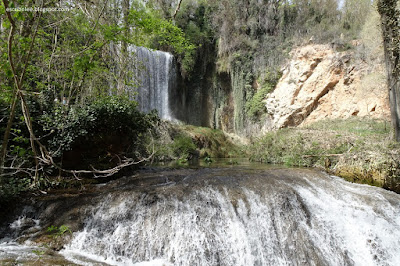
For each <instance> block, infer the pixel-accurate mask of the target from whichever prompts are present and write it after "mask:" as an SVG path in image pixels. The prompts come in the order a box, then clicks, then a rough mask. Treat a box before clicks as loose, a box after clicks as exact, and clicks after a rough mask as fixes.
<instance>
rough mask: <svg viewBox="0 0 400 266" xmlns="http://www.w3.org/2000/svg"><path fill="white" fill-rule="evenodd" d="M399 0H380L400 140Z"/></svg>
mask: <svg viewBox="0 0 400 266" xmlns="http://www.w3.org/2000/svg"><path fill="white" fill-rule="evenodd" d="M398 2H399V1H398V0H379V1H378V12H379V14H380V15H381V26H382V33H383V46H384V52H385V63H386V72H387V82H388V88H389V101H390V110H391V117H392V124H393V128H394V133H395V139H396V141H399V142H400V25H399V23H400V21H399V19H400V11H399V9H398Z"/></svg>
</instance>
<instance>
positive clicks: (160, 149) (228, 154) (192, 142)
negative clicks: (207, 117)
mask: <svg viewBox="0 0 400 266" xmlns="http://www.w3.org/2000/svg"><path fill="white" fill-rule="evenodd" d="M162 123H163V124H161V125H160V127H159V131H160V133H159V138H158V139H157V140H156V145H155V147H156V153H155V161H169V160H177V161H181V162H186V161H187V160H190V159H192V158H194V157H197V158H238V157H245V156H246V154H245V153H244V148H243V145H241V144H238V143H239V142H240V141H238V140H237V139H235V137H233V136H230V135H228V134H226V133H224V132H223V131H221V130H217V129H211V128H206V127H196V126H191V125H176V124H171V123H168V122H162ZM236 138H238V137H236Z"/></svg>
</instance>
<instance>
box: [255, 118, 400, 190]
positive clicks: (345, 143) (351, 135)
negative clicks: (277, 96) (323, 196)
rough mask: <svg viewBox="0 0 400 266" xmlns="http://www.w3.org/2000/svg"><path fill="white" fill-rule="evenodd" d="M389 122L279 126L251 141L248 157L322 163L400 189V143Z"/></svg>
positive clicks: (354, 179) (332, 170) (360, 179)
mask: <svg viewBox="0 0 400 266" xmlns="http://www.w3.org/2000/svg"><path fill="white" fill-rule="evenodd" d="M392 134H393V132H392V128H391V125H390V123H389V122H387V121H382V120H374V119H360V118H350V119H347V120H325V121H319V122H316V123H314V124H311V125H309V126H306V127H298V128H289V129H281V130H278V131H274V132H269V133H267V134H266V135H265V136H263V137H261V138H258V139H256V140H253V142H252V143H251V145H249V147H248V152H249V154H250V159H251V160H253V161H260V162H266V163H278V164H286V165H289V166H304V167H318V168H323V169H325V170H326V171H328V172H330V173H332V174H335V175H338V176H341V177H343V178H345V179H346V180H349V181H351V182H357V183H367V184H370V185H376V186H382V187H386V188H388V189H391V190H394V191H397V192H400V187H399V185H398V184H400V171H399V167H397V166H398V164H399V161H400V144H399V143H395V142H394V141H393V140H392Z"/></svg>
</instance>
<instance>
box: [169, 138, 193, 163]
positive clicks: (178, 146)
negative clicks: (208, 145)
mask: <svg viewBox="0 0 400 266" xmlns="http://www.w3.org/2000/svg"><path fill="white" fill-rule="evenodd" d="M172 150H173V152H174V154H175V156H177V157H178V158H179V159H181V160H182V159H183V160H188V159H190V158H191V157H192V155H193V154H194V153H195V151H196V145H195V144H194V143H193V140H192V138H191V137H189V136H185V135H179V136H177V137H176V138H175V139H174V142H173V143H172Z"/></svg>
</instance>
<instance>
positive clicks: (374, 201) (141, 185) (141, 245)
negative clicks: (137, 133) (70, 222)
mask: <svg viewBox="0 0 400 266" xmlns="http://www.w3.org/2000/svg"><path fill="white" fill-rule="evenodd" d="M99 189H101V191H102V193H100V195H99V196H97V197H95V198H93V199H92V200H87V204H86V205H85V206H80V207H79V210H82V209H84V213H85V215H84V216H85V217H86V218H85V220H84V222H83V225H82V227H81V229H80V230H78V231H77V232H75V233H74V234H73V236H72V240H71V241H70V242H69V243H68V244H67V245H66V246H65V247H64V249H63V250H62V251H61V254H62V255H63V256H64V257H65V258H67V259H68V260H69V261H71V262H74V263H77V264H81V265H99V264H110V265H363V266H364V265H393V266H395V265H400V195H398V194H395V193H392V192H389V191H385V190H383V189H379V188H376V187H370V186H367V185H357V184H351V183H348V182H346V181H344V180H342V179H340V178H337V177H332V176H328V175H326V174H323V173H320V172H317V171H314V170H307V169H272V170H271V169H249V168H240V167H234V168H214V169H210V168H208V169H207V168H205V169H196V170H193V169H178V170H157V171H152V170H151V171H148V172H144V173H141V174H140V178H138V177H126V178H122V179H119V180H115V181H112V182H110V183H108V184H106V185H105V186H101V187H99ZM60 202H62V204H64V205H66V204H67V205H68V203H67V201H61V200H60ZM76 202H79V200H75V201H74V203H73V204H76ZM71 205H72V204H71ZM74 206H75V205H74ZM54 208H55V206H54V205H53V206H52V208H51V210H54ZM71 213H72V214H73V215H71V216H74V215H76V213H77V212H76V211H75V210H72V211H71ZM69 216H70V215H69V214H68V215H65V217H69ZM25 219H26V218H25ZM64 222H65V221H64ZM0 242H1V241H0ZM1 249H2V247H1V245H0V262H1Z"/></svg>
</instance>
